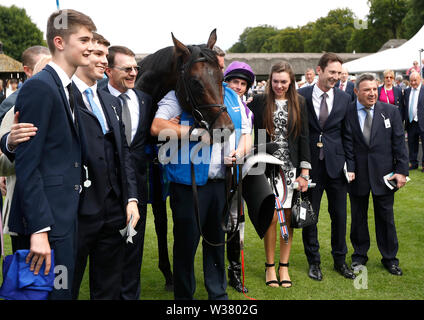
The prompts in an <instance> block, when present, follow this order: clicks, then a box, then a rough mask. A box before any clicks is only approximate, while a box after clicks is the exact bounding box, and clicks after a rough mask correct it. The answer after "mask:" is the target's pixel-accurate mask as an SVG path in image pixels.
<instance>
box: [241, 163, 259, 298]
mask: <svg viewBox="0 0 424 320" xmlns="http://www.w3.org/2000/svg"><path fill="white" fill-rule="evenodd" d="M237 166H238V176H239V185H238V189H237V192H238V194H237V197H238V199H237V203H238V209H237V210H238V214H239V221H240V229H239V234H240V253H241V273H242V277H243V281H242V285H243V288H242V292H243V295H244V296H245V297H246V298H247V299H249V300H255V301H256V299H254V298H251V297H249V296H248V295H247V294H246V293H245V292H244V288H245V286H244V282H245V280H246V275H245V267H244V266H245V265H244V223H245V215H244V202H243V201H242V199H241V196H242V179H243V174H242V168H241V165H240V164H239V165H237Z"/></svg>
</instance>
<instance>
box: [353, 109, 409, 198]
mask: <svg viewBox="0 0 424 320" xmlns="http://www.w3.org/2000/svg"><path fill="white" fill-rule="evenodd" d="M385 119H386V120H385ZM387 119H388V120H387ZM385 121H390V126H386V125H385ZM348 125H349V126H350V127H351V128H352V136H353V148H354V155H355V163H356V169H355V180H353V181H352V182H351V183H350V184H349V192H350V193H352V194H354V195H358V196H361V195H367V194H368V193H369V191H370V189H371V190H372V192H373V194H375V195H385V194H390V193H391V192H393V191H391V190H390V189H389V188H388V187H387V186H386V185H385V183H384V180H383V176H385V175H387V174H389V173H391V172H394V173H400V174H403V175H408V170H409V169H408V154H407V151H406V146H405V135H404V130H403V126H402V121H401V117H400V114H399V112H398V111H397V109H396V107H394V106H393V105H391V104H387V103H382V102H379V101H378V102H377V103H376V104H375V107H374V117H373V121H372V128H371V140H370V145H369V146H368V145H367V144H366V143H365V140H364V135H363V134H362V130H361V127H360V124H359V119H358V111H357V107H356V102H354V103H352V104H351V105H350V106H349V112H348Z"/></svg>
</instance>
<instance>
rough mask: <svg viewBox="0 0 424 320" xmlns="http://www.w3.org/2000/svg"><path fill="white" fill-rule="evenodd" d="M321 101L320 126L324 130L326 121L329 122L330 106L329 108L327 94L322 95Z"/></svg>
mask: <svg viewBox="0 0 424 320" xmlns="http://www.w3.org/2000/svg"><path fill="white" fill-rule="evenodd" d="M321 97H322V99H321V105H320V107H319V125H320V126H321V129H323V128H324V125H325V121H327V118H328V106H327V97H328V94H327V93H325V92H324V93H323V94H322V96H321Z"/></svg>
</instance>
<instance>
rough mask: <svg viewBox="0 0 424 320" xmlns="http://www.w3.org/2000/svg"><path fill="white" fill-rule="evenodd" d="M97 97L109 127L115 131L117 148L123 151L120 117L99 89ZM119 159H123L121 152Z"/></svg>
mask: <svg viewBox="0 0 424 320" xmlns="http://www.w3.org/2000/svg"><path fill="white" fill-rule="evenodd" d="M97 95H98V96H99V100H100V104H101V105H102V108H103V112H104V114H105V117H106V121H107V122H108V125H109V126H110V128H111V129H112V130H113V135H114V137H115V142H116V147H117V150H121V147H122V138H121V128H120V125H119V120H118V115H117V113H116V111H115V110H114V108H113V107H115V108H116V107H117V106H112V104H111V103H110V102H109V101H108V99H107V98H105V96H104V95H103V92H101V90H99V89H97ZM118 154H119V157H121V152H118Z"/></svg>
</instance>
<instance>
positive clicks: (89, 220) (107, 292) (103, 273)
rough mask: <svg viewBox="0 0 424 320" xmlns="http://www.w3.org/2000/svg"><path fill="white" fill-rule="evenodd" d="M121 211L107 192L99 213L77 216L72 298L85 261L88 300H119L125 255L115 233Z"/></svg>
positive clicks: (122, 222) (121, 219)
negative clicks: (87, 273)
mask: <svg viewBox="0 0 424 320" xmlns="http://www.w3.org/2000/svg"><path fill="white" fill-rule="evenodd" d="M123 210H124V208H123V207H122V201H121V199H119V198H118V197H117V196H116V195H115V193H114V192H113V191H111V192H109V194H108V196H107V197H106V200H105V203H104V207H103V208H102V210H101V212H100V213H99V214H97V215H94V216H79V218H78V241H77V243H78V245H77V258H76V264H75V277H74V285H73V294H72V296H73V299H77V298H78V294H79V290H80V286H81V281H82V279H83V276H84V271H85V268H86V265H87V260H88V259H89V283H90V299H91V300H118V299H119V297H120V291H121V281H122V272H123V261H124V254H125V250H124V249H125V239H124V238H123V237H122V236H121V234H120V233H119V230H120V229H122V228H123V227H125V221H126V219H125V215H124V211H123Z"/></svg>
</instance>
